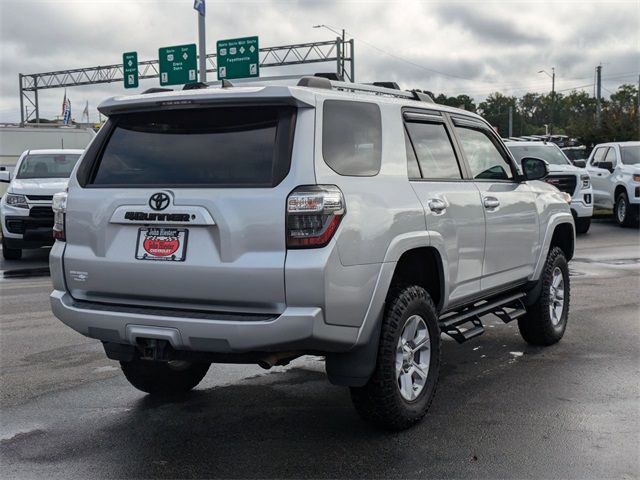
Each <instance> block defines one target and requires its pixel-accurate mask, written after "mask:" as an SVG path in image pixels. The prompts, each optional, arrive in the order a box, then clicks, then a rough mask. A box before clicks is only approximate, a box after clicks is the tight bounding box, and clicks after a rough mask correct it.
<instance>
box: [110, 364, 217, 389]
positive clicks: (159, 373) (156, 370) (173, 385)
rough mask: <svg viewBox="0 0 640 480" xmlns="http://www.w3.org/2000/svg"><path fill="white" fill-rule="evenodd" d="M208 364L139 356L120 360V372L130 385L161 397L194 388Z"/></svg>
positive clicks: (205, 372) (205, 371)
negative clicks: (153, 359)
mask: <svg viewBox="0 0 640 480" xmlns="http://www.w3.org/2000/svg"><path fill="white" fill-rule="evenodd" d="M209 365H210V364H208V363H190V362H183V361H173V362H155V361H152V360H142V359H140V358H139V357H135V358H134V359H133V360H132V361H130V362H120V367H121V368H122V372H123V373H124V376H125V377H127V380H129V383H130V384H131V385H133V386H134V387H136V388H137V389H138V390H142V391H143V392H146V393H149V394H151V395H157V396H161V397H167V396H172V395H180V394H184V393H186V392H188V391H189V390H191V389H193V388H195V387H196V385H198V384H199V383H200V381H201V380H202V379H203V378H204V376H205V375H206V374H207V370H209Z"/></svg>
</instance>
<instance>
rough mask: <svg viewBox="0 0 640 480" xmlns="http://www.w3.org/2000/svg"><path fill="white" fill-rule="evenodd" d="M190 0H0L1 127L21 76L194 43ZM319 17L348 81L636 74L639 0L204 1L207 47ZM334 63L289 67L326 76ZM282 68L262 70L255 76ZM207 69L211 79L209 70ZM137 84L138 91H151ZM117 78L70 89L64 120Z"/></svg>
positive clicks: (429, 83) (419, 83)
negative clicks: (339, 36) (350, 67)
mask: <svg viewBox="0 0 640 480" xmlns="http://www.w3.org/2000/svg"><path fill="white" fill-rule="evenodd" d="M192 6H193V0H0V66H1V69H0V122H11V121H17V120H19V118H20V106H19V105H20V104H19V94H18V73H23V74H28V73H39V72H47V71H55V70H63V69H71V68H78V67H90V66H96V65H108V64H114V63H118V62H121V59H122V53H123V52H128V51H137V52H138V59H139V60H141V61H142V60H152V59H156V58H157V51H158V47H162V46H169V45H180V44H186V43H196V42H197V13H196V12H195V11H194V10H193V8H192ZM316 24H326V25H329V26H331V27H333V28H335V29H342V28H344V29H345V30H346V31H347V36H348V37H349V38H351V37H353V38H354V39H355V51H356V79H357V80H359V81H362V82H367V81H374V80H394V81H397V82H398V83H400V84H401V86H403V87H405V88H421V89H427V90H431V91H434V92H436V93H440V92H443V93H446V94H447V95H458V94H461V93H467V94H469V95H471V96H472V97H473V98H475V99H476V100H477V101H479V100H481V99H483V98H484V97H486V96H487V95H488V94H489V93H491V92H495V91H500V92H503V93H505V94H512V95H521V94H522V93H525V92H528V91H535V92H548V91H549V90H550V88H551V80H550V79H549V78H548V77H547V76H546V75H544V74H539V73H537V72H538V71H539V70H543V69H544V70H547V71H549V72H551V68H552V67H555V70H556V90H558V91H569V90H571V89H573V88H576V89H584V90H585V91H587V92H589V93H592V92H593V83H594V70H595V67H596V65H598V64H601V65H602V67H603V86H604V90H603V94H604V95H608V94H609V92H610V91H615V89H616V88H617V87H618V86H619V85H620V84H622V83H634V84H637V82H638V75H639V74H640V1H639V0H630V1H617V2H613V1H612V2H607V1H600V2H590V1H557V2H533V1H526V2H523V1H507V0H503V1H491V0H488V1H477V2H476V1H471V0H467V1H455V0H450V1H397V2H394V1H355V0H353V1H320V0H316V1H311V0H298V1H294V0H290V1H278V0H272V1H270V0H262V1H242V0H232V1H229V0H227V1H212V0H207V18H206V25H207V53H211V52H214V51H215V42H216V40H219V39H225V38H234V37H242V36H249V35H258V36H259V37H260V45H261V46H263V47H264V46H275V45H287V44H293V43H305V42H311V41H318V40H329V39H333V38H335V34H333V33H332V32H330V31H328V30H326V29H322V28H320V29H314V28H312V26H313V25H316ZM333 68H335V65H334V64H326V65H321V64H315V65H306V66H302V67H300V68H298V70H297V72H301V71H302V72H307V73H312V72H315V71H331V70H332V69H333ZM285 73H288V72H287V71H284V70H282V69H277V68H269V69H263V70H262V71H261V74H262V75H263V76H272V75H281V74H285ZM210 75H211V74H210ZM158 85H159V84H158V80H157V79H151V80H142V81H141V82H140V88H141V89H146V88H150V87H153V86H158ZM124 91H125V90H124V88H123V87H122V84H121V83H116V84H101V85H92V86H86V87H74V88H69V89H68V90H67V94H68V96H69V98H70V99H71V100H72V102H73V103H72V104H73V116H74V117H75V118H76V119H78V120H79V119H80V117H81V112H82V109H83V108H84V105H85V102H86V101H88V102H89V108H90V114H91V120H92V121H95V120H97V111H96V109H95V107H96V105H97V104H98V103H99V102H100V100H101V99H103V98H105V97H107V96H110V95H116V94H121V93H123V92H124ZM63 94H64V91H63V90H62V89H51V90H44V91H42V92H41V93H40V109H41V113H40V115H41V117H46V118H54V117H55V116H57V115H59V114H60V110H61V103H62V98H63Z"/></svg>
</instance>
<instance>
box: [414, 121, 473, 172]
mask: <svg viewBox="0 0 640 480" xmlns="http://www.w3.org/2000/svg"><path fill="white" fill-rule="evenodd" d="M407 130H409V136H410V137H411V141H412V142H413V146H414V148H415V150H416V155H417V156H418V162H419V163H420V170H422V176H423V178H428V179H434V180H435V179H461V178H462V174H461V173H460V167H459V166H458V159H457V158H456V155H455V152H454V151H453V146H452V145H451V140H450V139H449V135H448V134H447V131H446V129H445V126H444V125H443V124H441V123H413V122H410V123H407Z"/></svg>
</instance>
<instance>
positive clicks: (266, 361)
mask: <svg viewBox="0 0 640 480" xmlns="http://www.w3.org/2000/svg"><path fill="white" fill-rule="evenodd" d="M300 356H302V353H301V352H274V353H270V354H269V355H267V356H265V357H262V358H261V359H260V360H258V365H259V366H260V367H262V368H264V369H265V370H269V369H270V368H271V367H275V366H276V365H277V366H284V365H289V362H290V361H291V360H295V359H296V358H298V357H300Z"/></svg>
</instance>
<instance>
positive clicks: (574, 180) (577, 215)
mask: <svg viewBox="0 0 640 480" xmlns="http://www.w3.org/2000/svg"><path fill="white" fill-rule="evenodd" d="M505 145H506V146H507V148H508V149H509V150H510V151H511V153H512V154H513V156H514V157H515V159H516V160H517V161H518V162H519V161H521V160H522V159H523V158H525V157H538V158H542V159H543V160H545V161H546V162H547V163H548V164H549V175H548V176H547V177H546V178H545V181H546V182H547V183H549V184H551V185H553V186H554V187H556V188H557V189H558V190H560V191H561V192H566V193H568V194H569V195H571V213H572V214H573V218H574V219H575V222H576V232H577V233H587V231H588V230H589V227H590V226H591V217H592V216H593V190H592V187H591V179H590V177H589V173H588V172H587V170H586V169H584V168H579V167H577V166H575V165H572V164H571V162H570V161H569V159H568V158H567V157H566V156H565V155H564V153H563V152H562V150H560V148H558V146H557V145H556V144H554V143H547V142H505Z"/></svg>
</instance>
